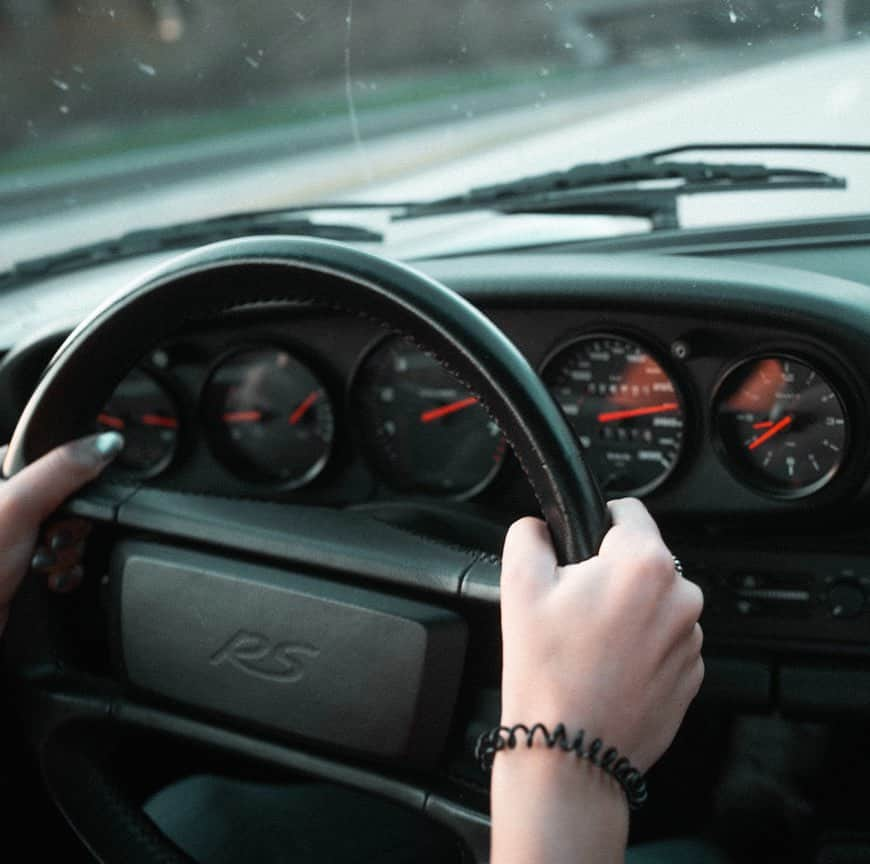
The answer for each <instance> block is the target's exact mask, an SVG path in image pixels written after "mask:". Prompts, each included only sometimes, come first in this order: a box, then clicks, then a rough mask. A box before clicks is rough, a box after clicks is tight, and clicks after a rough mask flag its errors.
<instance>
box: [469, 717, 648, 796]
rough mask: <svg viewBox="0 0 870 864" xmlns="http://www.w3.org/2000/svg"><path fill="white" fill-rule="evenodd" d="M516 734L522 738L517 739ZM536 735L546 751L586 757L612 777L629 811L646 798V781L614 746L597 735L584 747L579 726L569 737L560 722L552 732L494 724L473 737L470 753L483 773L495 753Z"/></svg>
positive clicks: (539, 726) (529, 742)
mask: <svg viewBox="0 0 870 864" xmlns="http://www.w3.org/2000/svg"><path fill="white" fill-rule="evenodd" d="M520 733H521V734H522V735H523V736H524V739H520V738H518V735H519V734H520ZM536 737H537V738H538V740H540V741H541V743H543V744H544V745H546V747H547V748H549V749H550V750H552V749H555V748H557V747H558V748H559V749H560V750H562V751H564V752H565V753H574V754H575V755H576V756H577V758H578V759H588V760H589V761H590V762H591V763H592V764H593V765H597V766H598V767H599V768H600V769H601V770H602V771H604V772H605V773H607V774H609V775H610V776H611V777H613V779H614V780H616V782H617V783H619V785H620V786H622V789H623V791H624V792H625V796H626V798H628V806H629V807H630V808H631V809H632V810H637V809H638V808H639V807H640V806H641V804H643V803H644V801H646V799H647V788H646V780H645V779H644V776H643V774H641V772H640V771H638V770H637V768H635V767H634V766H633V765H632V764H631V762H629V761H628V759H626V758H625V757H624V756H620V755H619V751H618V750H617V749H616V748H615V747H607V748H605V746H604V742H603V741H602V740H601V739H600V738H596V739H595V740H593V742H592V743H591V744H590V745H589V747H588V749H587V748H584V746H583V744H584V738H585V737H586V733H585V731H584V730H583V729H581V730H580V731H579V732H578V733H577V735H576V736H575V737H574V739H573V740H571V739H570V738H569V737H568V730H567V729H566V728H565V724H564V723H560V724H559V725H558V726H556V728H555V729H553V731H552V733H551V732H550V730H549V729H548V728H547V727H546V726H545V725H544V724H543V723H535V725H534V726H526V725H525V724H524V723H517V724H515V725H513V726H496V727H495V728H494V729H490V730H489V731H488V732H484V733H483V734H482V735H480V737H479V738H478V739H477V745H476V746H475V748H474V756H475V758H476V759H477V761H478V762H479V763H480V767H481V768H482V769H483V771H485V772H486V771H489V770H490V769H491V768H492V763H493V760H494V759H495V754H496V753H498V752H499V750H513V749H514V748H515V747H516V746H517V743H518V741H519V740H525V742H526V747H532V746H533V745H534V743H535V738H536Z"/></svg>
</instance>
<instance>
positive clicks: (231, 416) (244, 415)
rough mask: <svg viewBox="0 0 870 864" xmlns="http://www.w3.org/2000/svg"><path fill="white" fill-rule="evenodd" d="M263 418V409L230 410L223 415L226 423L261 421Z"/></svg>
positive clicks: (222, 418)
mask: <svg viewBox="0 0 870 864" xmlns="http://www.w3.org/2000/svg"><path fill="white" fill-rule="evenodd" d="M262 419H263V412H262V411H229V412H227V413H226V414H222V415H221V420H223V421H224V423H259V422H260V421H261V420H262Z"/></svg>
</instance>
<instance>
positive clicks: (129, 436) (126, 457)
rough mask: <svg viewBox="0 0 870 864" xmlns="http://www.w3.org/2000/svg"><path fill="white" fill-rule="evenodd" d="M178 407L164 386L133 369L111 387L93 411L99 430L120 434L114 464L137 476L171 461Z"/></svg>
mask: <svg viewBox="0 0 870 864" xmlns="http://www.w3.org/2000/svg"><path fill="white" fill-rule="evenodd" d="M179 425H180V423H179V417H178V409H177V408H176V406H175V402H174V401H173V399H172V397H171V396H170V395H169V394H168V393H167V392H166V390H165V389H164V387H163V386H162V385H161V384H160V383H159V382H158V381H157V380H156V379H155V378H153V377H152V376H151V375H149V374H148V373H147V372H143V371H142V370H140V369H136V370H134V371H133V372H131V373H130V374H129V375H128V376H127V377H126V378H125V379H124V380H123V381H122V382H121V383H120V384H119V385H118V388H117V389H116V390H115V392H114V394H112V397H111V398H110V399H109V401H108V402H107V403H106V405H105V407H104V408H103V410H102V411H101V412H100V413H99V414H98V415H97V428H98V429H99V430H100V431H105V430H107V429H116V430H117V431H119V432H121V433H123V435H124V449H123V450H122V451H121V453H120V454H119V456H118V458H117V459H116V461H115V465H116V467H117V468H120V469H121V470H123V471H125V472H128V473H130V474H133V475H135V476H137V477H154V476H155V475H156V474H159V473H160V472H161V471H163V470H165V469H166V467H167V466H168V465H169V463H170V462H172V459H173V457H174V456H175V451H176V449H177V447H178V433H179Z"/></svg>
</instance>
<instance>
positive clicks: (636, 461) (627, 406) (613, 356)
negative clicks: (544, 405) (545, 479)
mask: <svg viewBox="0 0 870 864" xmlns="http://www.w3.org/2000/svg"><path fill="white" fill-rule="evenodd" d="M543 377H544V382H545V383H546V384H547V386H548V388H549V389H550V392H551V393H552V395H553V398H554V399H555V400H556V402H557V403H558V404H559V406H560V407H561V408H562V412H563V413H564V415H565V417H566V419H567V420H568V423H569V424H570V425H571V427H572V428H573V430H574V432H575V433H576V434H577V440H578V441H579V442H580V446H581V448H582V451H583V458H584V459H585V460H586V463H587V465H588V466H589V469H590V471H592V473H593V474H594V475H595V478H596V479H597V480H598V483H599V485H600V486H601V491H602V493H603V494H604V495H605V496H606V497H608V498H613V497H616V496H619V495H641V494H643V493H645V492H650V491H651V490H653V489H655V488H656V487H657V486H659V485H660V484H661V483H662V482H663V481H664V480H665V478H667V477H668V475H669V474H670V473H671V472H672V471H673V470H674V467H675V466H676V464H677V461H678V460H679V457H680V452H681V450H682V446H683V426H684V412H683V399H682V397H681V395H680V392H679V390H678V389H677V386H676V384H675V383H674V381H673V379H672V378H671V377H670V376H669V375H668V373H667V372H666V371H665V370H664V368H663V367H662V365H661V364H660V363H659V362H658V361H657V360H656V359H655V357H653V355H652V354H651V353H650V352H649V351H647V350H646V349H645V348H644V347H642V346H641V345H639V344H638V343H636V342H633V341H632V340H630V339H625V338H623V337H621V336H611V335H593V336H585V337H582V338H580V339H577V340H575V341H573V342H571V344H569V345H568V346H566V347H565V348H562V349H561V350H560V351H558V353H556V354H555V355H554V356H553V357H552V358H551V359H550V360H549V361H548V363H547V364H546V367H545V368H544V373H543Z"/></svg>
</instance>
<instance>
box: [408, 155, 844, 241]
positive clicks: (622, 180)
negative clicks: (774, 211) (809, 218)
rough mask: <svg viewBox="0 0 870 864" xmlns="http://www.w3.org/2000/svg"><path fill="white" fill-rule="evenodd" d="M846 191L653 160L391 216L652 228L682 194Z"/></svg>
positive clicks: (592, 168)
mask: <svg viewBox="0 0 870 864" xmlns="http://www.w3.org/2000/svg"><path fill="white" fill-rule="evenodd" d="M845 188H846V181H845V179H843V178H842V177H836V176H834V175H833V174H828V173H826V172H824V171H811V170H806V169H801V168H769V167H768V166H766V165H761V164H742V163H734V164H730V163H716V162H662V161H659V159H658V158H656V156H655V155H653V156H640V157H636V158H631V159H622V160H618V161H615V162H589V163H584V164H580V165H575V166H574V167H573V168H569V169H568V170H566V171H556V172H551V173H548V174H537V175H532V176H530V177H524V178H521V179H519V180H513V181H510V182H507V183H499V184H496V185H494V186H481V187H479V188H476V189H472V190H471V191H469V192H466V193H465V194H463V195H456V196H451V197H448V198H440V199H436V200H434V201H428V202H424V203H421V204H415V205H411V206H410V207H406V208H405V209H404V210H403V211H401V212H400V213H399V214H398V215H396V216H395V217H394V218H396V219H415V218H420V217H424V216H436V215H446V214H449V213H461V212H464V211H468V210H495V211H497V212H500V213H562V214H579V215H586V214H590V215H596V214H604V215H614V216H641V217H645V218H648V219H649V220H650V221H651V222H652V225H653V228H655V229H659V228H678V227H679V222H678V219H677V199H678V198H680V197H681V196H683V195H693V194H698V193H710V192H749V191H753V192H754V191H762V190H773V189H780V190H784V189H845Z"/></svg>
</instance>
